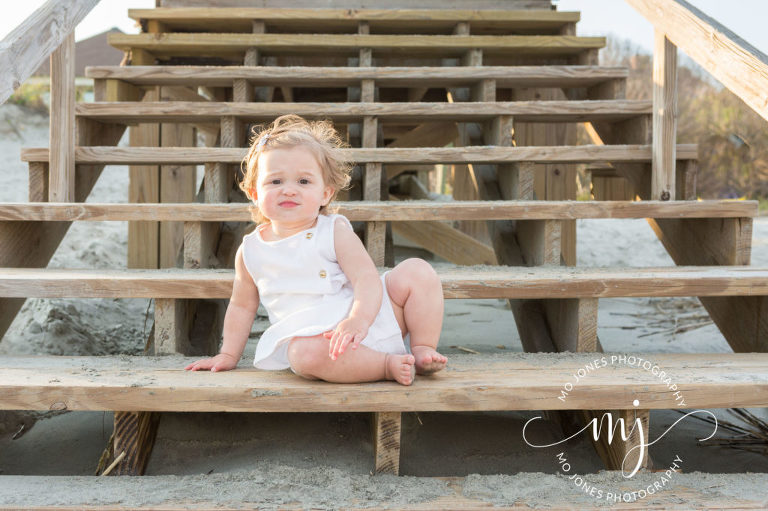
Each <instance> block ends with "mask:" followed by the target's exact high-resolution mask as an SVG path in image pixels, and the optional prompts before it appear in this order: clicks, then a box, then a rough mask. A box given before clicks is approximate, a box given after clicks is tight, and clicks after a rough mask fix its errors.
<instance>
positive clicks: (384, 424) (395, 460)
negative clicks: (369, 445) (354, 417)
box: [372, 412, 402, 475]
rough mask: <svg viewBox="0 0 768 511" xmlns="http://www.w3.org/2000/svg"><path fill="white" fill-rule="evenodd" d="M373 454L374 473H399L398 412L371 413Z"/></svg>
mask: <svg viewBox="0 0 768 511" xmlns="http://www.w3.org/2000/svg"><path fill="white" fill-rule="evenodd" d="M372 424H373V455H374V460H375V461H374V465H375V467H374V473H375V474H392V475H399V474H400V436H401V429H402V414H401V413H400V412H375V413H374V414H373V423H372Z"/></svg>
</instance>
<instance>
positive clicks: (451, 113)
mask: <svg viewBox="0 0 768 511" xmlns="http://www.w3.org/2000/svg"><path fill="white" fill-rule="evenodd" d="M651 112H652V103H651V101H649V100H629V99H612V100H595V101H497V102H460V103H443V102H441V103H426V102H423V103H422V102H419V103H413V102H403V103H373V102H371V103H231V102H213V101H211V102H197V101H158V102H98V103H80V104H78V105H77V106H76V114H77V116H78V117H81V118H89V119H95V120H111V121H127V122H137V121H141V122H162V121H165V122H192V121H214V120H219V119H220V118H222V117H225V116H234V117H239V118H243V119H246V118H247V119H252V120H262V119H263V120H272V119H273V118H274V117H276V116H279V115H283V114H288V113H294V114H297V115H300V116H302V117H309V118H313V117H323V118H331V119H333V120H335V121H348V120H359V119H360V118H362V117H364V116H376V117H379V118H381V119H383V120H390V121H396V120H411V121H414V122H415V121H419V122H422V121H425V120H447V119H451V120H461V121H478V120H487V119H491V118H494V117H498V116H501V115H511V116H515V120H516V121H529V122H583V121H609V120H613V121H616V120H624V119H629V118H632V117H637V116H642V115H650V114H651Z"/></svg>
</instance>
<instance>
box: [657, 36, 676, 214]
mask: <svg viewBox="0 0 768 511" xmlns="http://www.w3.org/2000/svg"><path fill="white" fill-rule="evenodd" d="M676 140H677V47H676V46H675V45H674V44H672V43H671V42H669V39H667V37H666V35H665V34H664V32H661V31H660V30H658V29H656V33H655V36H654V48H653V158H652V160H651V168H652V174H651V198H652V199H655V200H672V199H673V198H674V197H676V195H675V181H676V176H675V160H676V158H675V143H676Z"/></svg>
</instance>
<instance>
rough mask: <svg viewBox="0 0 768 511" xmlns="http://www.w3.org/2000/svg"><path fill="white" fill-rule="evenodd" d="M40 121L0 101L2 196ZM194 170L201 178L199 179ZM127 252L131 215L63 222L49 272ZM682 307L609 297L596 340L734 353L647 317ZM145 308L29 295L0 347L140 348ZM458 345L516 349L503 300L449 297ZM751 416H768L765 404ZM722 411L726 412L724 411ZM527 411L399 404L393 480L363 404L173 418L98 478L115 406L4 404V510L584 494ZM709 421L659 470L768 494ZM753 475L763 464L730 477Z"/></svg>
mask: <svg viewBox="0 0 768 511" xmlns="http://www.w3.org/2000/svg"><path fill="white" fill-rule="evenodd" d="M22 119H23V121H24V122H21V120H22ZM22 126H23V128H22ZM47 126H48V121H47V118H45V117H44V116H40V115H36V114H32V113H30V112H28V111H25V110H23V109H19V108H18V107H15V106H14V105H2V106H0V158H2V163H3V172H2V173H0V201H1V202H24V201H26V200H27V197H26V189H27V169H26V165H25V164H23V163H21V162H20V161H19V149H20V147H44V146H47V139H48V133H47ZM200 178H201V176H200V175H198V181H199V180H200ZM127 189H128V171H127V168H126V167H121V166H110V167H107V168H106V169H105V170H104V172H103V174H102V176H101V178H100V179H99V181H98V183H97V184H96V186H95V188H94V191H93V192H92V194H91V196H90V197H89V199H88V202H127ZM578 232H579V238H578V246H577V250H578V254H579V256H578V263H579V265H583V266H669V265H672V264H673V263H672V261H671V259H670V258H669V256H668V255H667V254H666V252H665V250H664V249H663V247H662V246H661V244H660V242H659V241H658V240H657V238H656V237H655V235H654V234H653V232H652V231H651V229H650V227H649V226H648V224H647V222H645V221H644V220H582V221H579V222H578ZM396 243H397V245H398V248H397V251H396V255H397V258H398V260H402V259H403V258H405V257H408V256H411V255H415V254H416V255H417V254H422V253H423V252H422V251H419V250H416V249H414V248H411V247H409V246H408V243H406V242H405V241H404V240H399V239H398V240H396ZM767 245H768V219H766V218H760V219H757V220H756V222H755V226H754V243H753V257H752V259H753V264H755V265H763V266H765V265H768V250H766V246H767ZM126 253H127V230H126V223H124V222H80V223H75V224H74V225H73V226H72V227H71V228H70V230H69V232H68V234H67V236H66V237H65V239H64V241H63V243H62V245H61V247H60V248H59V250H58V251H57V252H56V254H55V256H54V258H53V260H52V261H51V263H50V266H51V267H60V268H64V267H70V268H78V267H79V268H121V267H125V260H126ZM432 262H433V264H435V265H436V266H439V265H442V264H444V262H441V261H439V260H433V261H432ZM681 307H684V308H685V311H686V314H697V313H702V314H703V313H704V310H703V308H702V307H701V306H700V305H698V302H697V301H696V300H695V299H663V300H658V299H645V298H640V299H605V300H601V301H600V310H599V326H598V336H599V338H600V341H601V343H602V345H603V346H604V348H605V349H606V351H634V352H641V353H667V352H670V353H671V352H707V353H726V352H729V351H730V348H729V346H728V344H727V343H726V341H725V340H724V338H723V337H722V335H721V334H720V333H719V331H718V330H717V328H716V327H715V326H714V325H711V324H710V325H708V326H704V327H701V328H697V329H694V330H691V331H688V332H685V333H682V334H677V335H675V334H674V333H673V332H672V331H671V330H670V328H667V327H666V326H657V325H652V324H650V323H649V321H648V319H647V318H646V317H644V315H647V314H653V315H654V318H668V320H669V322H668V323H667V325H674V317H675V314H676V311H677V310H679V309H680V308H681ZM152 312H153V303H152V301H151V300H138V299H136V300H128V299H88V300H58V299H56V300H40V299H30V300H27V302H26V303H25V305H24V307H23V308H22V310H21V312H20V314H19V315H18V316H17V318H16V319H15V321H14V322H13V324H12V325H11V327H10V329H9V331H8V332H7V333H6V334H5V336H4V337H3V339H2V341H1V342H0V355H17V354H54V355H106V354H115V353H122V354H128V355H132V354H137V353H140V352H142V350H143V348H144V341H143V339H144V338H145V337H146V334H147V333H148V331H149V328H150V326H151V320H150V319H148V318H151V314H152ZM262 312H263V311H262ZM266 326H267V322H266V318H265V316H264V314H263V313H262V314H261V316H260V317H259V318H258V320H257V321H256V322H255V323H254V326H253V328H252V334H251V336H252V340H251V342H249V344H248V347H247V349H246V353H245V355H244V361H245V363H247V360H248V359H249V358H250V357H252V356H253V350H254V349H255V342H256V339H257V338H258V336H259V334H260V333H261V332H262V331H263V330H264V329H265V328H266ZM461 348H469V349H472V350H474V351H477V352H479V353H480V354H481V356H486V355H488V356H491V355H493V354H496V353H510V352H512V353H514V352H520V351H522V346H521V345H520V340H519V337H518V335H517V330H516V327H515V325H514V320H513V317H512V314H511V312H510V311H509V308H508V305H507V304H506V302H505V301H503V300H449V301H447V302H446V314H445V318H444V326H443V337H442V338H441V348H440V349H441V351H442V352H443V353H445V354H446V355H447V356H449V358H450V357H451V356H457V355H459V354H465V351H463V350H462V349H461ZM754 411H755V412H756V413H759V414H761V416H763V417H765V416H766V410H765V409H760V410H754ZM714 412H715V413H716V414H718V415H719V416H720V417H725V416H726V414H725V411H723V410H714ZM533 415H534V412H530V413H520V412H514V413H513V412H494V413H454V414H445V413H418V414H417V413H406V414H403V438H402V442H403V444H402V463H401V474H403V476H404V477H400V478H393V477H388V476H371V475H370V474H369V473H370V470H371V468H372V455H373V453H372V446H371V444H370V415H369V414H353V413H350V414H322V413H320V414H315V413H313V414H183V413H173V414H164V415H163V418H162V421H161V423H160V430H159V433H158V438H157V442H156V446H155V449H154V451H153V455H152V458H151V459H150V462H149V466H148V469H147V474H148V476H150V477H144V478H141V479H140V480H138V479H133V478H108V479H106V480H99V481H98V482H96V480H94V479H92V478H89V477H87V476H89V475H91V474H92V473H93V471H94V469H95V465H96V462H97V461H98V457H99V455H100V453H101V450H102V449H103V447H104V446H105V444H106V442H107V440H108V439H109V436H110V434H111V429H112V420H111V419H112V417H111V414H110V413H101V412H72V413H47V414H38V413H29V412H23V413H15V412H5V413H2V412H0V474H2V476H1V477H0V506H14V505H22V504H26V505H41V506H42V505H57V504H65V503H69V504H72V505H74V504H77V503H80V504H91V505H97V504H98V505H107V504H116V503H123V504H126V503H128V504H129V505H133V506H145V507H146V506H150V507H151V506H152V505H154V504H157V503H161V502H176V501H183V502H185V503H186V504H188V505H189V506H191V507H194V505H195V500H196V499H195V498H194V497H192V496H199V498H200V502H202V503H205V502H210V501H211V499H213V501H215V502H220V503H222V504H233V505H234V504H236V503H245V502H252V503H258V505H259V506H261V507H264V508H270V507H274V506H278V505H280V504H287V503H296V502H298V503H300V506H299V507H310V506H311V507H316V508H322V509H324V508H334V507H338V506H340V505H343V503H350V505H351V504H352V503H355V502H356V503H357V505H361V506H362V505H364V504H365V505H375V504H376V503H380V502H384V501H387V502H390V503H392V504H394V505H395V506H399V505H407V504H409V503H414V502H418V501H420V500H419V499H424V498H432V497H438V496H440V495H445V494H447V493H446V492H448V490H447V489H446V485H445V483H443V482H440V481H437V480H432V479H427V478H425V477H426V476H432V477H438V476H439V477H453V476H461V477H467V479H466V480H465V486H464V492H465V495H467V496H470V497H472V498H482V499H483V500H486V501H487V502H490V503H493V504H496V505H509V504H510V503H512V502H514V501H515V499H519V498H526V499H528V500H534V501H536V502H539V503H540V504H541V505H542V506H545V505H548V504H547V502H549V504H552V502H550V501H547V497H546V495H547V494H548V493H552V492H553V491H554V492H555V494H556V495H557V494H559V495H569V496H572V497H573V499H578V498H580V497H579V492H578V491H574V490H573V489H572V488H571V489H567V488H568V485H569V484H570V485H572V483H567V481H565V478H564V476H563V475H562V474H559V475H558V473H559V471H558V466H557V464H556V463H555V461H554V457H553V455H554V454H556V453H547V454H544V453H542V452H540V451H538V450H535V449H533V448H530V447H528V446H526V445H525V443H524V442H523V441H522V438H521V434H520V432H521V429H522V425H523V424H524V423H525V421H526V420H527V419H529V418H530V417H532V416H533ZM677 418H678V415H677V414H676V413H675V412H670V411H654V412H653V413H652V415H651V424H652V427H651V435H652V436H653V437H654V438H655V437H656V436H658V435H659V434H660V433H661V432H662V431H664V430H665V429H666V428H667V427H668V426H669V425H670V424H672V423H673V422H674V421H675V420H676V419H677ZM22 425H23V428H22ZM703 431H705V428H704V427H703V426H702V425H701V424H699V423H697V422H695V421H684V422H683V423H681V424H679V425H678V426H677V427H676V428H675V429H674V430H673V431H672V432H671V433H670V434H668V435H666V436H665V437H664V438H663V439H662V440H661V441H660V442H658V443H657V444H656V445H655V446H653V447H652V449H651V451H650V454H651V456H652V458H653V459H654V462H656V463H657V465H658V466H659V467H661V468H663V467H666V466H667V465H668V464H669V462H670V460H671V456H672V454H671V453H675V454H679V455H680V456H681V457H682V458H683V459H684V460H685V463H684V467H683V471H684V472H686V473H685V474H682V475H681V476H685V477H684V478H683V477H681V478H680V479H679V480H678V482H679V483H680V484H681V485H682V484H683V483H684V484H685V485H688V486H691V487H695V488H697V489H698V490H700V491H703V492H706V491H712V492H719V493H718V494H719V495H726V496H727V495H733V496H741V497H744V496H751V497H750V498H752V497H753V498H754V499H757V500H759V499H766V498H768V497H766V495H765V494H764V488H766V487H768V485H766V484H765V483H766V478H765V473H766V472H768V458H766V457H765V456H760V455H756V454H752V453H748V452H742V451H735V450H732V449H727V448H723V447H703V446H697V445H696V438H700V437H701V436H705V435H702V432H703ZM537 434H539V435H541V438H555V437H557V436H558V435H559V434H560V433H559V432H558V429H557V427H556V426H555V425H554V424H552V423H550V422H545V423H542V426H541V429H540V430H539V431H538V432H537ZM14 435H16V439H15V440H14V439H13V436H14ZM568 453H569V457H570V458H571V459H573V460H578V461H577V462H574V465H576V469H577V470H578V472H579V473H582V474H590V475H591V476H593V477H598V478H600V477H605V478H610V477H614V476H615V474H614V475H613V476H611V475H610V473H606V472H600V471H601V469H602V463H601V462H600V459H599V457H598V456H597V455H596V454H595V452H594V449H593V448H592V446H591V445H590V444H589V443H588V442H586V441H581V440H578V441H573V442H572V443H569V445H568ZM746 472H758V473H759V474H756V475H749V476H744V475H739V476H731V475H727V474H728V473H731V474H743V473H746ZM708 474H711V475H708ZM43 476H45V477H43ZM51 476H55V477H51ZM642 476H643V477H646V476H648V474H642ZM638 477H639V476H638ZM598 480H600V481H602V479H598ZM638 481H639V480H638ZM713 481H714V482H713ZM603 482H605V483H606V484H607V483H608V482H610V481H608V480H607V479H606V480H605V481H603ZM715 482H716V484H715ZM222 484H226V486H227V489H228V491H227V496H226V497H225V496H224V495H220V492H219V491H218V490H217V488H220V486H221V485H222ZM137 485H141V486H140V488H141V491H138V490H137ZM43 489H45V490H43ZM555 490H556V491H555ZM230 491H231V492H233V493H231V494H230V493H229V492H230ZM557 492H559V493H557ZM57 499H58V500H57ZM78 499H80V500H78ZM217 499H219V500H217ZM574 502H577V501H576V500H574ZM201 505H202V504H201Z"/></svg>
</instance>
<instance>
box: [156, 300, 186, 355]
mask: <svg viewBox="0 0 768 511" xmlns="http://www.w3.org/2000/svg"><path fill="white" fill-rule="evenodd" d="M186 302H188V300H181V299H179V300H176V299H172V298H156V299H155V341H154V348H155V349H154V352H155V355H173V354H190V344H189V330H190V326H191V323H192V320H193V318H191V317H190V315H191V314H192V313H193V312H194V311H193V309H191V308H190V307H188V303H186Z"/></svg>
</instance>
